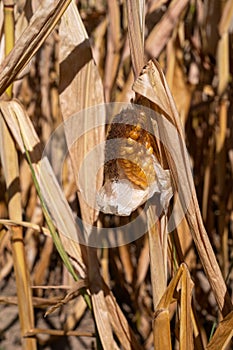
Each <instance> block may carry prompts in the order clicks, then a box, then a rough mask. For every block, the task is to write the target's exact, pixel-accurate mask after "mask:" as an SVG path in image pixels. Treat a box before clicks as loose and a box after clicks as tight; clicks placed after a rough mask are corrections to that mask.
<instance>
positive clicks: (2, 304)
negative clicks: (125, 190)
mask: <svg viewBox="0 0 233 350" xmlns="http://www.w3.org/2000/svg"><path fill="white" fill-rule="evenodd" d="M0 13H1V15H0V29H1V31H0V35H1V37H0V39H1V42H0V62H1V65H0V93H1V100H0V142H1V144H0V156H1V162H0V291H1V292H0V349H1V350H10V349H13V348H14V349H25V350H26V349H27V350H29V349H33V350H34V349H46V350H49V349H67V350H68V349H104V350H105V349H106V350H108V349H127V350H128V349H134V350H137V349H146V350H149V349H156V350H160V349H161V350H164V349H182V350H186V349H195V350H196V349H198V350H201V349H208V350H215V349H216V350H220V349H232V347H233V345H232V343H231V337H232V333H233V312H232V287H233V285H232V282H233V275H232V266H233V255H232V248H233V191H232V189H233V186H232V180H233V132H232V130H233V125H232V124H233V118H232V115H233V104H232V99H233V85H232V74H233V34H232V33H233V2H232V1H231V0H222V1H220V0H209V1H208V0H172V1H166V0H157V1H155V0H145V1H143V0H141V1H140V0H138V1H136V0H106V1H104V0H95V1H94V0H85V1H84V0H80V1H77V2H76V3H75V2H71V1H68V0H56V1H55V0H54V1H50V0H44V1H39V0H27V1H24V0H20V1H17V2H16V4H14V1H11V0H4V1H1V2H0ZM173 99H174V101H175V104H174V102H173ZM130 101H134V102H136V103H137V104H139V105H141V106H146V107H149V108H150V109H151V110H153V111H155V112H156V113H157V114H158V115H160V116H161V120H167V121H169V122H170V123H171V124H172V126H173V128H174V129H175V130H176V132H177V134H178V135H179V136H180V139H181V141H182V142H177V141H176V140H174V139H173V136H172V135H170V134H169V132H167V130H165V124H163V121H162V122H161V123H160V124H159V133H160V135H164V137H166V146H168V148H165V147H163V145H161V144H158V154H157V157H158V159H159V161H160V163H161V164H162V166H163V167H164V168H166V169H168V170H169V171H170V174H171V180H172V188H173V191H174V196H175V195H178V196H181V197H182V198H186V196H188V193H191V197H190V202H189V205H188V208H186V209H187V211H186V212H185V217H184V218H183V220H182V222H181V223H180V224H179V225H178V226H177V227H176V228H175V229H174V230H173V231H172V232H171V233H169V235H166V234H165V232H166V229H167V219H168V218H169V215H170V214H171V212H172V207H173V205H174V202H173V200H171V202H170V204H169V208H168V211H167V212H164V213H162V214H161V216H160V218H159V220H158V221H156V220H155V215H156V213H155V208H154V207H153V205H149V207H148V208H147V210H146V211H145V213H144V217H143V219H142V220H144V224H146V225H148V233H147V234H145V235H143V236H142V237H140V238H138V239H137V240H135V241H133V242H131V243H128V244H125V245H120V246H119V247H115V248H109V249H108V248H106V247H104V246H103V247H102V248H98V249H96V248H94V247H87V246H85V245H80V244H79V243H78V242H77V240H74V239H73V237H74V235H77V237H81V236H82V235H84V233H85V230H88V228H86V227H85V225H84V226H83V227H79V228H78V229H77V228H76V227H75V225H74V222H73V219H72V218H73V216H79V217H80V218H82V220H84V222H87V223H89V224H90V225H93V226H96V225H97V226H99V227H106V228H109V232H110V231H111V228H112V227H114V228H115V229H116V230H118V231H117V232H118V234H119V240H120V239H121V235H122V231H121V225H124V224H126V223H128V222H130V221H131V220H133V219H134V218H135V215H136V216H137V215H138V213H139V212H140V210H141V209H140V208H138V209H137V211H136V212H134V213H133V214H132V215H131V217H118V216H114V215H104V214H102V213H99V212H98V210H96V209H93V208H90V207H89V206H88V205H87V204H86V202H85V201H84V200H83V198H82V196H81V194H80V192H79V186H80V183H79V179H78V178H77V173H78V171H79V167H80V165H81V164H82V162H83V159H84V158H85V155H86V154H87V153H88V152H89V151H90V150H91V149H92V148H93V147H94V146H95V145H97V144H99V143H100V142H102V141H104V140H105V137H106V136H105V130H104V128H103V127H102V128H101V127H100V128H96V129H94V130H92V132H90V133H88V134H87V135H85V136H84V137H82V138H80V139H79V140H78V142H77V144H75V146H74V147H70V148H69V157H68V158H67V160H66V162H65V165H64V169H63V173H62V180H63V183H62V191H61V189H60V187H59V184H58V183H57V181H56V180H55V176H54V174H55V175H56V173H57V172H59V171H60V168H59V167H58V165H57V164H59V162H58V163H57V160H59V155H60V153H59V152H62V151H63V149H62V147H63V146H64V144H63V143H62V142H66V143H67V145H70V144H71V143H72V140H73V134H72V132H74V133H75V132H76V130H72V131H71V130H68V132H66V134H65V136H66V139H65V140H63V139H62V137H63V135H57V137H58V138H59V137H60V139H59V140H57V142H56V140H54V142H53V143H51V145H50V146H51V149H50V152H51V154H52V155H53V156H52V157H51V159H52V160H53V161H54V164H52V167H50V165H48V163H47V158H46V157H44V158H42V159H41V154H42V153H41V152H43V149H44V147H45V145H46V143H47V142H48V140H49V139H50V136H51V135H52V133H53V131H54V130H55V129H56V128H57V126H59V125H60V124H61V123H62V122H65V121H67V120H68V118H69V116H71V115H73V114H75V113H78V112H79V111H82V110H85V109H86V108H88V107H91V106H95V105H98V104H101V103H108V102H126V103H129V102H130ZM106 113H107V110H106ZM85 117H86V118H88V114H87V115H85ZM103 118H104V116H103ZM113 125H114V124H113ZM80 127H81V125H80ZM183 131H184V132H183ZM183 135H184V136H183ZM62 140H63V141H62ZM185 145H186V147H187V149H188V152H189V159H188V160H187V159H186V158H185V156H184V154H185V151H184V149H185ZM172 146H174V148H175V150H176V154H177V159H178V162H179V165H177V164H174V162H173V160H172V158H171V155H170V153H169V147H172ZM59 147H60V148H59ZM54 155H55V156H54ZM189 162H190V163H191V167H192V169H191V171H190V168H189ZM56 165H57V168H56ZM176 166H180V168H179V169H178V170H179V171H180V172H181V176H182V178H183V179H184V183H183V182H182V183H180V181H179V179H178V177H177V169H176ZM41 169H42V170H41ZM91 171H92V169H90V168H89V169H86V172H85V174H84V175H85V176H84V177H85V181H84V183H85V185H84V186H87V187H88V179H89V176H90V173H91ZM103 177H104V174H103V173H102V172H101V171H100V172H99V173H98V175H97V179H96V182H97V186H98V188H100V186H101V184H102V182H103ZM39 179H40V182H38V181H39ZM194 186H195V190H194ZM187 189H188V192H186V191H187ZM184 202H185V200H184ZM64 231H65V235H64ZM45 314H46V317H45Z"/></svg>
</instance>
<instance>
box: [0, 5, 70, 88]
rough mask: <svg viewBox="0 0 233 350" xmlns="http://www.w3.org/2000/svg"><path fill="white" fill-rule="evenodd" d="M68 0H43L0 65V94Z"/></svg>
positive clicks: (15, 75) (40, 43) (53, 23)
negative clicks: (53, 0) (54, 0)
mask: <svg viewBox="0 0 233 350" xmlns="http://www.w3.org/2000/svg"><path fill="white" fill-rule="evenodd" d="M69 3H70V0H60V1H56V2H55V3H54V2H51V1H50V0H45V1H43V3H42V5H41V7H40V8H39V9H38V10H37V11H36V13H35V14H34V16H33V17H32V19H31V22H30V24H29V26H28V27H27V29H26V30H25V31H24V32H23V34H22V35H21V37H20V38H19V39H18V40H17V42H16V44H15V46H14V48H13V49H12V51H11V52H10V54H9V55H8V56H7V57H6V58H5V60H4V61H3V62H2V64H1V66H0V95H1V94H2V93H3V92H4V91H5V90H6V88H7V87H8V86H9V85H10V84H11V83H12V82H13V81H14V79H15V78H16V77H17V75H18V73H19V72H20V71H21V70H22V69H23V68H24V67H25V66H26V64H27V63H28V62H29V60H30V59H31V58H32V57H33V55H34V54H35V53H36V52H37V51H38V49H39V48H40V46H41V45H42V44H43V42H44V40H45V39H46V38H47V37H48V35H49V34H50V33H51V31H52V30H53V29H54V27H55V26H56V24H57V23H58V21H59V19H60V18H61V16H62V14H63V13H64V11H65V10H66V8H67V6H68V5H69Z"/></svg>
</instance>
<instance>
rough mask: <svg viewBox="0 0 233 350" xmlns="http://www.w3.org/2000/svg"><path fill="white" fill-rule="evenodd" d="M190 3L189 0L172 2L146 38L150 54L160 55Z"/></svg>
mask: <svg viewBox="0 0 233 350" xmlns="http://www.w3.org/2000/svg"><path fill="white" fill-rule="evenodd" d="M188 3H189V1H188V0H173V1H172V2H171V4H170V6H169V8H168V10H167V11H166V13H165V14H164V16H163V18H162V19H161V20H160V21H159V23H158V24H157V25H156V26H155V27H154V29H153V30H152V31H151V32H150V34H149V36H148V38H147V40H146V45H145V49H146V52H148V54H149V55H150V56H153V57H156V58H157V57H158V56H159V54H160V53H161V51H162V50H163V49H164V47H165V45H166V43H167V42H168V40H169V38H170V36H171V33H172V31H173V30H174V28H175V26H176V25H177V23H178V20H179V17H180V15H181V13H182V11H184V9H185V8H186V6H187V4H188Z"/></svg>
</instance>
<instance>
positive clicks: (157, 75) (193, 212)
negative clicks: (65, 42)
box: [133, 61, 232, 314]
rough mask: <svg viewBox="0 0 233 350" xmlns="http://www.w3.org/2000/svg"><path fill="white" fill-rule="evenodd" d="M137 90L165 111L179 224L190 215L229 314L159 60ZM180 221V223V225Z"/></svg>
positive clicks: (164, 136) (163, 132)
mask: <svg viewBox="0 0 233 350" xmlns="http://www.w3.org/2000/svg"><path fill="white" fill-rule="evenodd" d="M133 89H134V91H135V92H137V93H138V94H139V95H142V96H144V97H145V98H147V99H148V100H150V101H151V102H153V104H154V105H153V104H152V106H151V107H152V109H153V108H156V109H158V107H159V108H160V109H161V120H160V122H159V124H158V129H159V133H160V137H161V140H162V142H163V143H164V145H165V155H166V160H167V163H168V165H169V169H170V171H171V175H172V180H173V184H174V186H175V189H176V190H177V191H178V195H179V201H178V202H177V203H179V206H177V208H176V209H177V211H176V215H177V214H178V218H179V220H178V221H179V222H180V221H181V219H182V218H183V217H184V216H186V218H187V221H188V223H189V228H190V230H191V233H192V235H193V239H194V242H195V244H196V247H197V249H198V253H199V256H200V259H201V261H202V264H203V267H204V269H205V272H206V274H207V277H208V280H209V283H210V285H211V287H212V289H213V292H214V295H215V298H216V300H217V303H218V306H219V308H220V310H221V311H222V312H223V314H226V312H228V311H230V310H231V308H232V304H231V301H230V298H229V295H228V293H227V289H226V285H225V282H224V280H223V277H222V274H221V271H220V268H219V266H218V263H217V260H216V257H215V254H214V252H213V249H212V247H211V244H210V242H209V238H208V235H207V233H206V231H205V228H204V225H203V222H202V218H201V214H200V210H199V206H198V202H197V197H196V193H195V188H194V182H193V177H192V173H191V168H190V164H189V157H188V154H187V150H186V147H185V142H184V137H183V131H182V126H181V122H180V119H179V116H178V113H177V110H176V107H175V104H174V101H173V99H172V96H171V93H170V91H169V88H168V86H167V83H166V80H165V78H164V75H163V73H162V70H161V68H160V67H159V65H158V63H156V61H149V62H148V64H147V66H146V67H145V69H144V70H143V72H142V74H141V75H140V77H139V78H138V79H137V80H136V82H135V83H134V86H133ZM173 214H174V211H173ZM174 218H175V217H174V216H173V219H174ZM176 218H177V217H176ZM179 222H177V220H176V225H177V224H178V223H179ZM170 223H171V222H170ZM174 228H175V227H174V226H173V227H171V226H170V230H171V229H174Z"/></svg>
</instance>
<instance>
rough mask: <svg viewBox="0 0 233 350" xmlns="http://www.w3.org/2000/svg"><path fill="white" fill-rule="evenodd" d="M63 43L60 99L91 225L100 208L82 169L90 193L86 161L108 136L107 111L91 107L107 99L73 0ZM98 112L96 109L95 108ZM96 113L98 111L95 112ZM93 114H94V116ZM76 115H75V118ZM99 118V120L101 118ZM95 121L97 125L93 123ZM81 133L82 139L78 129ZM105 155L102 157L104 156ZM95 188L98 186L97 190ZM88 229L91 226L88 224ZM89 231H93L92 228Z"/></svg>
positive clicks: (64, 20)
mask: <svg viewBox="0 0 233 350" xmlns="http://www.w3.org/2000/svg"><path fill="white" fill-rule="evenodd" d="M59 35H60V38H61V45H60V53H59V59H60V75H61V76H60V102H61V110H62V115H63V119H64V121H67V120H68V123H64V127H65V135H66V141H67V145H68V150H69V154H70V157H71V161H72V166H73V171H74V175H75V181H76V184H77V189H78V191H79V192H78V195H79V202H80V207H81V212H82V219H83V222H84V226H85V223H87V224H93V222H95V221H96V219H97V215H98V211H97V210H96V209H95V208H94V207H95V205H94V204H93V206H89V205H88V204H87V203H86V201H85V199H84V198H83V195H82V194H81V192H80V187H81V186H80V180H79V178H80V177H79V172H80V167H81V166H82V167H83V169H84V170H83V171H84V172H83V175H82V177H81V178H82V180H83V184H82V185H83V186H82V189H83V191H84V193H88V192H90V183H92V182H91V181H90V176H92V173H93V169H91V168H90V167H89V166H88V165H87V163H86V162H85V157H86V156H87V153H88V152H90V151H91V150H92V149H93V148H94V147H95V146H96V145H98V144H100V143H101V142H103V141H104V138H105V125H104V123H105V112H104V108H103V114H102V115H101V117H100V116H97V117H96V118H97V119H95V117H94V119H92V118H93V117H92V118H91V116H90V115H89V114H90V113H91V110H88V108H89V107H92V106H95V105H98V104H102V103H103V102H104V97H103V86H102V83H101V80H100V77H99V74H98V71H97V68H96V66H95V64H94V61H93V58H92V53H91V47H90V43H89V39H88V36H87V33H86V30H85V28H84V25H83V23H82V20H81V17H80V15H79V13H78V10H77V8H76V6H75V4H74V2H72V3H71V4H70V6H69V8H68V10H67V12H66V13H65V14H64V16H63V17H62V20H61V24H60V27H59ZM80 111H81V113H79V112H80ZM93 111H94V109H93ZM94 112H95V111H94ZM92 116H93V115H92ZM71 117H72V118H71ZM98 118H99V119H98ZM92 120H93V122H94V124H95V125H91V121H92ZM80 130H81V135H80V137H79V138H78V136H77V132H78V131H79V133H80ZM101 157H102V159H101ZM98 162H99V164H103V154H102V156H101V154H99V159H98ZM102 181H103V174H102V171H99V173H98V174H97V175H96V188H97V189H98V188H99V187H100V186H101V185H102ZM93 191H94V189H93ZM85 228H86V229H87V226H85ZM87 230H89V231H90V230H91V227H90V228H89V229H87Z"/></svg>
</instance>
